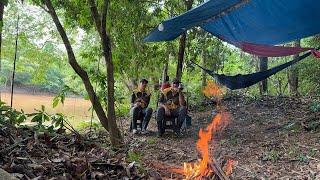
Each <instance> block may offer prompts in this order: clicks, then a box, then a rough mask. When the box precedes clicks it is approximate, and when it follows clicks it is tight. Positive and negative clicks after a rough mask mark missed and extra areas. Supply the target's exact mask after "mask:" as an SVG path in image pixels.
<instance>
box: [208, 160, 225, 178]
mask: <svg viewBox="0 0 320 180" xmlns="http://www.w3.org/2000/svg"><path fill="white" fill-rule="evenodd" d="M209 166H210V168H211V169H212V170H213V171H214V174H215V175H216V176H218V177H219V179H220V180H230V179H229V177H227V175H226V174H225V173H224V171H223V170H222V168H221V167H220V166H219V165H218V164H217V163H216V162H212V163H210V164H209ZM213 179H215V176H213Z"/></svg>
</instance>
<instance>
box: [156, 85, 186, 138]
mask: <svg viewBox="0 0 320 180" xmlns="http://www.w3.org/2000/svg"><path fill="white" fill-rule="evenodd" d="M179 85H180V81H179V80H178V79H174V80H173V81H172V85H171V87H169V88H167V89H164V90H163V91H161V96H160V99H159V108H158V110H157V125H158V136H162V134H163V133H164V129H163V124H164V123H165V122H164V121H165V117H176V118H177V124H176V125H177V127H176V128H175V130H174V131H175V132H176V133H178V134H179V133H180V128H181V126H182V123H183V121H184V120H185V118H186V114H187V108H186V101H185V99H184V95H183V92H182V88H180V87H181V86H179Z"/></svg>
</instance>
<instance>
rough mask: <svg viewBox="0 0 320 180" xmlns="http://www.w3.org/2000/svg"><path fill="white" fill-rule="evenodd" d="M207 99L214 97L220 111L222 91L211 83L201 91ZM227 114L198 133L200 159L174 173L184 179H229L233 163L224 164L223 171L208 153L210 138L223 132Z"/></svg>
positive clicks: (219, 114)
mask: <svg viewBox="0 0 320 180" xmlns="http://www.w3.org/2000/svg"><path fill="white" fill-rule="evenodd" d="M203 92H204V94H205V95H206V96H208V97H210V96H215V98H216V100H217V102H218V104H217V109H220V110H221V111H223V110H222V108H220V100H221V99H222V90H221V89H220V88H219V87H218V86H217V85H216V84H215V83H213V82H212V81H211V82H208V86H207V87H206V88H205V89H204V90H203ZM229 119H230V118H229V114H228V113H226V112H220V113H218V114H217V115H216V116H214V117H213V119H212V122H211V123H210V124H209V125H208V126H207V127H206V128H205V130H204V129H200V131H199V140H198V142H197V149H198V151H199V152H200V153H201V156H202V159H201V160H199V161H198V162H196V163H184V168H183V169H174V171H175V172H176V173H180V174H183V175H185V179H202V178H203V177H212V178H213V179H221V180H225V179H229V177H228V176H229V175H230V174H231V172H232V168H233V166H234V165H235V162H234V161H232V160H231V161H228V162H227V163H226V167H225V168H224V169H225V171H223V170H222V168H221V167H220V165H219V164H218V163H217V162H216V161H215V159H212V158H211V156H210V152H209V142H210V141H211V139H212V136H213V135H214V134H215V133H217V132H218V131H221V130H223V129H224V128H225V127H226V125H227V124H228V121H229Z"/></svg>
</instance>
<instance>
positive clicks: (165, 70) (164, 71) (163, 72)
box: [161, 53, 171, 83]
mask: <svg viewBox="0 0 320 180" xmlns="http://www.w3.org/2000/svg"><path fill="white" fill-rule="evenodd" d="M170 56H171V55H170V53H169V55H168V59H167V61H166V62H165V63H164V66H163V69H162V77H161V78H162V83H165V82H166V77H167V76H168V64H169V60H170Z"/></svg>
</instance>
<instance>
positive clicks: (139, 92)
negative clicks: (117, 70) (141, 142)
mask: <svg viewBox="0 0 320 180" xmlns="http://www.w3.org/2000/svg"><path fill="white" fill-rule="evenodd" d="M147 85H148V80H146V79H141V80H140V84H139V87H138V88H137V89H136V90H134V91H133V93H132V95H131V110H130V112H131V117H132V119H131V127H132V133H133V134H136V133H137V132H138V130H137V120H138V119H140V120H141V121H142V124H141V126H142V127H141V129H142V131H141V133H142V134H146V133H147V132H148V131H147V127H148V124H149V121H150V118H151V115H152V108H149V107H148V106H149V102H150V96H151V93H150V92H149V91H148V90H147Z"/></svg>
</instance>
